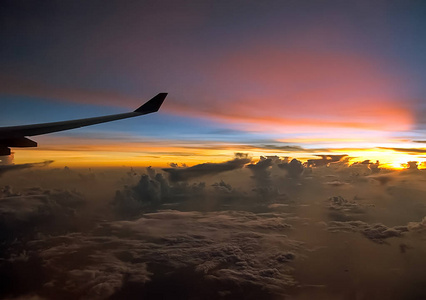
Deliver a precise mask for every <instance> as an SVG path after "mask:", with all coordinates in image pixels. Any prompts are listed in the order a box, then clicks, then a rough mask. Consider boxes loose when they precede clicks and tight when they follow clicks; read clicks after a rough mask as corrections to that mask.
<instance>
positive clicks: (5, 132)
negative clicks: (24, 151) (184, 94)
mask: <svg viewBox="0 0 426 300" xmlns="http://www.w3.org/2000/svg"><path fill="white" fill-rule="evenodd" d="M166 96H167V93H159V94H158V95H156V96H155V97H154V98H152V99H151V100H149V101H147V102H146V103H145V104H143V105H142V106H140V107H139V108H137V109H136V110H135V111H132V112H128V113H122V114H115V115H108V116H102V117H95V118H86V119H77V120H70V121H62V122H52V123H41V124H32V125H22V126H10V127H0V155H9V154H10V149H8V147H37V143H36V142H34V141H32V140H30V139H28V138H26V136H35V135H42V134H47V133H52V132H58V131H63V130H70V129H74V128H80V127H84V126H90V125H95V124H100V123H105V122H110V121H115V120H121V119H127V118H132V117H137V116H141V115H146V114H150V113H153V112H157V111H158V110H159V109H160V106H161V104H163V101H164V99H165V98H166Z"/></svg>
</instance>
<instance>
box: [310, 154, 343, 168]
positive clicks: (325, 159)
mask: <svg viewBox="0 0 426 300" xmlns="http://www.w3.org/2000/svg"><path fill="white" fill-rule="evenodd" d="M316 156H319V157H321V158H317V159H308V161H307V162H306V165H307V166H308V167H320V166H327V165H329V164H331V163H336V162H340V161H342V160H343V159H344V158H345V157H347V156H348V155H346V154H343V155H316Z"/></svg>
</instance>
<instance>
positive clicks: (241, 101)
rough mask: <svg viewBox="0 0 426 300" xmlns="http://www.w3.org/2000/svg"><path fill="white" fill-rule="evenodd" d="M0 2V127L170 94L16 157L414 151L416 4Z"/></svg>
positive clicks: (419, 109)
mask: <svg viewBox="0 0 426 300" xmlns="http://www.w3.org/2000/svg"><path fill="white" fill-rule="evenodd" d="M0 5H1V7H0V37H1V41H2V46H1V47H0V104H1V109H0V126H10V125H19V124H30V123H38V122H49V121H59V120H66V119H75V118H83V117H91V116H98V115H103V114H114V113H120V112H125V111H127V110H129V109H134V108H136V107H137V106H139V105H140V104H141V103H143V102H145V101H146V100H148V99H149V98H150V97H152V96H154V95H156V94H157V93H159V92H168V93H169V97H168V98H167V100H166V102H165V103H164V106H163V107H162V109H161V111H160V113H157V114H152V115H149V116H145V117H141V118H135V119H129V120H123V121H117V122H113V123H108V124H103V125H96V126H93V127H87V128H84V129H78V130H74V131H67V132H63V133H56V134H51V135H46V136H40V137H35V140H37V141H38V142H39V148H38V149H15V161H16V162H32V161H39V160H43V159H54V160H55V161H56V164H58V165H61V164H62V165H65V164H68V165H80V166H90V165H135V164H136V165H155V166H165V165H167V164H168V163H171V162H178V163H188V164H189V165H191V164H195V163H199V162H204V161H220V160H226V159H228V158H229V157H232V156H233V153H234V152H246V153H249V154H250V155H253V156H258V155H265V154H276V155H279V156H292V157H298V158H300V159H306V158H310V157H312V156H313V155H314V154H324V153H345V154H348V155H350V156H351V157H356V158H357V159H358V160H363V159H372V160H376V159H380V161H381V162H384V163H387V164H390V165H392V166H394V167H398V166H399V165H400V164H401V163H405V162H407V161H410V160H415V161H420V162H422V161H425V160H426V158H425V157H426V149H425V148H426V147H424V145H425V144H424V142H426V138H425V133H426V118H425V117H424V115H425V114H424V113H425V112H426V101H425V100H424V99H425V95H426V85H425V82H426V68H425V66H426V29H425V28H426V17H425V16H426V4H425V3H424V1H137V2H136V1H107V2H105V1H90V3H89V2H87V1H43V2H35V1H34V2H30V1H2V2H1V4H0Z"/></svg>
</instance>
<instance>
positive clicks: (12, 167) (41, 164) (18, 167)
mask: <svg viewBox="0 0 426 300" xmlns="http://www.w3.org/2000/svg"><path fill="white" fill-rule="evenodd" d="M51 163H53V160H46V161H44V162H39V163H28V164H9V165H0V176H1V175H3V174H4V173H6V172H10V171H14V170H22V169H28V168H34V167H45V166H48V165H50V164H51Z"/></svg>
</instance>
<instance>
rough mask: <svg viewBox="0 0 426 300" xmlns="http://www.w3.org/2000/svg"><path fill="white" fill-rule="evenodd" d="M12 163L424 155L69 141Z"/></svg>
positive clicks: (391, 162) (398, 160) (422, 160)
mask: <svg viewBox="0 0 426 300" xmlns="http://www.w3.org/2000/svg"><path fill="white" fill-rule="evenodd" d="M14 152H15V155H14V158H15V160H14V163H16V164H19V163H32V162H40V161H44V160H53V161H55V163H54V164H53V165H52V167H64V166H69V167H122V166H127V167H148V166H152V167H168V166H169V165H170V163H177V164H179V165H182V164H185V165H187V166H193V165H196V164H200V163H205V162H223V161H226V160H230V159H232V158H233V157H234V155H235V153H237V152H242V153H247V154H248V155H249V156H250V157H252V158H253V160H254V161H256V160H257V159H258V158H259V157H260V156H275V155H276V156H279V157H291V158H297V159H299V160H301V161H302V162H305V161H306V160H307V159H312V158H316V157H317V156H316V155H317V154H318V155H321V154H329V155H341V154H346V155H348V157H349V163H350V164H351V163H354V162H361V161H364V160H370V161H372V162H375V161H376V160H379V161H380V165H381V167H382V168H389V169H404V166H403V165H404V164H406V163H407V162H409V161H417V162H418V163H419V168H424V167H425V166H426V157H425V156H424V155H422V154H418V155H416V154H413V153H409V152H408V151H407V152H406V153H404V152H401V151H393V150H391V149H380V148H372V149H355V148H353V149H351V148H341V149H328V150H327V151H320V150H315V149H314V150H312V151H311V152H309V150H306V149H305V150H303V151H297V150H294V151H293V150H289V151H282V150H279V149H265V148H262V147H256V146H248V145H240V146H239V145H219V144H206V145H180V146H168V145H159V146H152V145H150V144H149V143H123V144H121V145H120V146H117V145H114V144H92V145H82V144H71V145H64V144H62V145H55V146H51V147H41V148H39V149H14Z"/></svg>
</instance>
